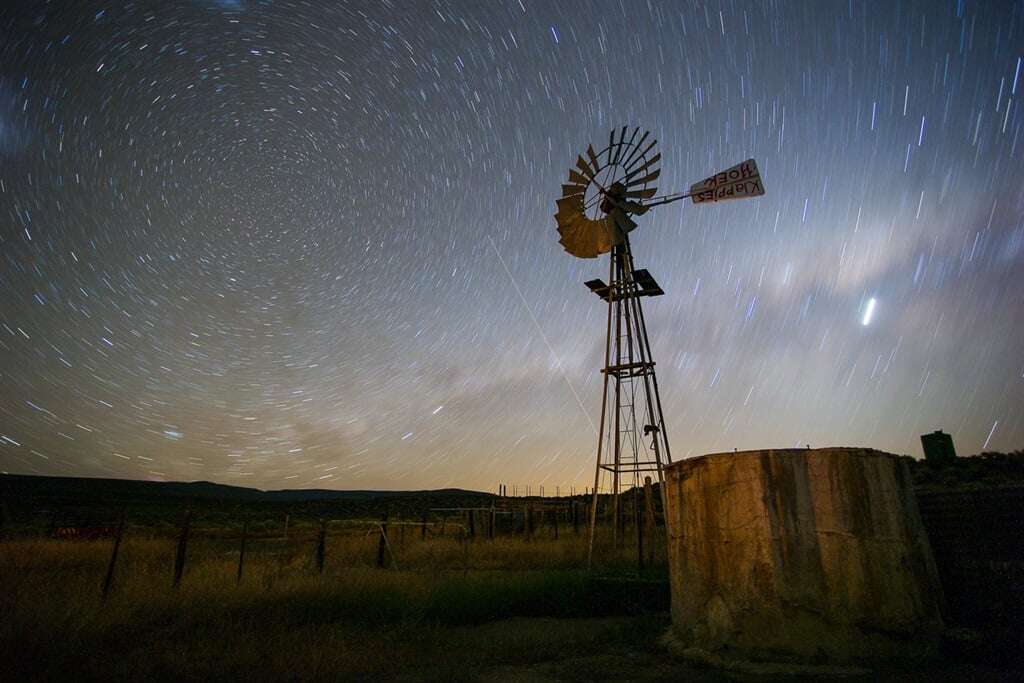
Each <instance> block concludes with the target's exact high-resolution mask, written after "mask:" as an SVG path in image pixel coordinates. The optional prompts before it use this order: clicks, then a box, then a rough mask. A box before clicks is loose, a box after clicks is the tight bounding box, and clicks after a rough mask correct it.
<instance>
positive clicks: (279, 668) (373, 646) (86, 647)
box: [0, 529, 663, 680]
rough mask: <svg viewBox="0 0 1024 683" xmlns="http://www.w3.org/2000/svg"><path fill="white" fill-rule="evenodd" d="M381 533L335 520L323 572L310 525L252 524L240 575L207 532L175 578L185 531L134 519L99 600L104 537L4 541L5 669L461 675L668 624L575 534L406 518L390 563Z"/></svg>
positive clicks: (0, 600)
mask: <svg viewBox="0 0 1024 683" xmlns="http://www.w3.org/2000/svg"><path fill="white" fill-rule="evenodd" d="M377 542H378V536H376V535H373V534H369V535H368V534H367V533H366V532H365V530H353V529H348V530H344V529H343V530H341V531H340V532H332V535H331V536H329V538H328V541H327V556H326V562H325V567H324V574H323V575H319V574H318V573H317V572H316V566H315V561H314V544H315V537H313V536H309V535H308V534H303V536H302V537H301V538H292V539H290V540H289V541H287V542H284V541H282V540H272V539H250V541H249V544H248V548H247V560H246V566H245V574H244V576H243V579H242V581H241V583H238V582H236V571H237V561H238V550H237V540H232V539H217V538H204V537H202V536H201V535H197V536H196V537H195V538H193V539H192V540H191V541H190V544H189V554H188V563H187V565H186V570H185V576H184V579H183V581H182V584H181V586H180V587H179V588H178V589H177V590H172V589H171V578H172V567H173V558H174V551H175V541H174V540H173V539H168V538H159V539H148V538H145V537H144V534H142V533H141V532H140V531H139V530H133V531H131V532H130V533H129V534H128V535H127V537H126V539H125V541H124V542H123V544H122V547H121V554H120V557H119V560H118V565H117V571H116V574H115V579H114V589H113V591H112V592H111V595H110V597H109V598H108V600H107V601H106V602H105V603H104V602H102V601H101V599H100V586H101V584H102V580H103V576H104V573H105V571H106V564H107V561H108V559H109V554H110V548H111V542H110V541H87V542H86V541H83V542H74V541H55V540H49V539H42V540H31V539H29V540H17V541H6V542H3V543H0V581H2V582H3V585H4V586H5V588H6V590H5V591H3V593H2V595H0V610H2V613H3V619H2V620H0V650H2V651H4V652H6V653H16V654H15V655H14V656H11V655H10V654H8V655H7V656H6V657H4V658H2V659H0V678H2V679H4V680H11V679H13V678H15V677H18V676H30V677H33V678H64V677H66V676H67V673H68V672H76V674H75V675H76V676H77V677H79V678H86V679H91V678H104V679H109V678H115V679H126V678H132V679H138V678H154V679H163V678H190V679H191V678H226V677H232V678H234V677H240V676H245V677H248V678H254V679H259V680H264V679H280V678H291V679H317V678H331V679H337V678H380V677H390V678H410V679H412V678H416V679H436V680H442V679H443V680H468V679H474V678H477V677H479V676H480V675H482V673H483V672H485V671H487V670H488V669H490V668H493V667H500V666H504V665H516V666H521V665H524V664H527V665H528V664H530V663H533V662H543V661H549V660H552V659H558V658H559V656H562V655H564V653H565V652H566V648H573V649H574V651H580V648H582V649H583V651H585V650H586V648H587V647H592V648H600V649H606V647H608V646H614V647H622V646H623V643H625V644H627V645H628V644H630V643H633V644H636V643H639V642H640V640H639V639H642V641H643V642H644V643H647V644H649V643H653V642H654V640H655V639H656V637H655V633H654V631H656V630H657V628H660V624H661V623H662V622H663V617H657V618H654V619H653V620H652V619H650V618H646V619H643V620H642V621H641V622H637V621H636V617H635V616H629V612H630V606H631V604H632V603H629V602H628V601H626V602H623V601H616V600H605V599H599V596H598V591H599V590H604V589H606V587H607V586H606V585H604V586H601V587H597V586H595V584H594V582H593V581H591V579H590V578H589V575H588V574H587V573H586V572H583V571H580V567H582V566H583V565H584V564H585V557H586V555H585V552H586V546H585V541H584V538H583V536H582V535H581V536H580V537H569V538H566V537H563V538H561V539H559V540H558V541H555V540H554V539H544V538H535V539H531V540H528V541H527V540H524V539H522V538H521V537H505V538H499V539H496V540H493V541H488V540H485V539H479V538H478V539H477V540H475V541H472V542H463V541H462V540H460V539H458V538H451V537H444V538H432V539H429V540H427V541H425V542H424V541H420V540H419V536H418V534H416V535H413V534H412V533H410V532H408V531H407V532H406V537H405V540H404V542H402V541H401V540H400V535H399V534H396V533H394V530H392V545H393V550H394V559H395V560H396V562H397V567H398V568H397V569H395V568H394V564H392V565H391V567H390V568H388V569H384V570H381V569H376V568H375V567H374V565H375V562H376V556H377ZM600 550H601V551H602V554H603V556H607V555H608V554H609V553H610V549H609V548H606V547H604V545H603V544H602V546H601V548H600ZM633 552H635V551H633ZM632 554H633V553H632V552H630V551H629V549H628V548H624V549H622V550H621V552H620V553H619V555H618V556H614V554H613V557H612V559H611V560H610V561H609V566H629V565H630V564H631V560H632ZM389 563H390V557H389ZM525 617H531V618H530V619H526V618H525ZM652 624H653V625H652ZM652 629H653V630H652Z"/></svg>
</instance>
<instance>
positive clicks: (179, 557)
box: [171, 506, 192, 588]
mask: <svg viewBox="0 0 1024 683" xmlns="http://www.w3.org/2000/svg"><path fill="white" fill-rule="evenodd" d="M191 526H192V508H191V506H190V507H187V508H185V515H184V517H182V520H181V531H180V532H179V533H178V551H177V553H175V555H174V582H173V583H172V584H171V585H172V587H174V588H177V587H178V586H179V585H180V584H181V575H182V574H184V573H185V553H186V552H187V551H188V533H189V530H190V528H191Z"/></svg>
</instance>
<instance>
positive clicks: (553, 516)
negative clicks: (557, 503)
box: [551, 510, 558, 541]
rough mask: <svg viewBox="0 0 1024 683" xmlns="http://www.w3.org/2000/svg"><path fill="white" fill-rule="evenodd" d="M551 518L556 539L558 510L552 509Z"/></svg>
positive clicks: (556, 538)
mask: <svg viewBox="0 0 1024 683" xmlns="http://www.w3.org/2000/svg"><path fill="white" fill-rule="evenodd" d="M551 520H552V522H554V525H555V540H556V541H557V540H558V510H554V511H552V513H551Z"/></svg>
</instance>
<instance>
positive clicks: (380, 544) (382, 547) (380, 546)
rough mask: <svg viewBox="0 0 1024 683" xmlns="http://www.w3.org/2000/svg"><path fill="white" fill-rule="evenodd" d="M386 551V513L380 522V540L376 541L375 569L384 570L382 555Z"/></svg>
mask: <svg viewBox="0 0 1024 683" xmlns="http://www.w3.org/2000/svg"><path fill="white" fill-rule="evenodd" d="M387 549H388V513H386V512H385V513H384V516H383V517H381V520H380V538H378V539H377V569H383V568H384V553H386V552H387Z"/></svg>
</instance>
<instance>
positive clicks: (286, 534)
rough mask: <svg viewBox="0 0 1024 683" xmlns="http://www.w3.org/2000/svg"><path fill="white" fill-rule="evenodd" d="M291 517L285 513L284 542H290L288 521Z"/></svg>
mask: <svg viewBox="0 0 1024 683" xmlns="http://www.w3.org/2000/svg"><path fill="white" fill-rule="evenodd" d="M289 517H290V515H289V514H288V513H287V512H286V513H284V540H286V541H287V540H288V521H289Z"/></svg>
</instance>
